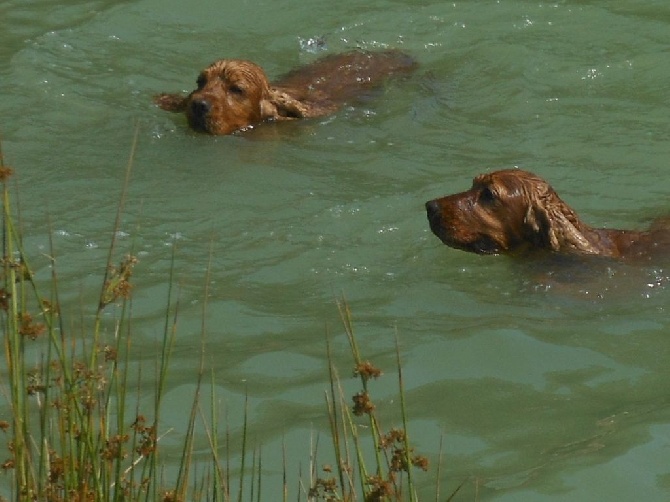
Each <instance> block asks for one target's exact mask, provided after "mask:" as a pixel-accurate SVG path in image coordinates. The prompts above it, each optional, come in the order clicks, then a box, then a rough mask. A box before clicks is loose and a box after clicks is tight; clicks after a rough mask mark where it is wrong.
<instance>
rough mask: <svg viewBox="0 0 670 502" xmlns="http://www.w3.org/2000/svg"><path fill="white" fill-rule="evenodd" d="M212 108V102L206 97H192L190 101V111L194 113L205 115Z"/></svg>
mask: <svg viewBox="0 0 670 502" xmlns="http://www.w3.org/2000/svg"><path fill="white" fill-rule="evenodd" d="M211 109H212V104H211V103H210V102H209V101H207V100H206V99H194V100H193V101H191V111H193V114H194V115H200V116H202V115H206V114H207V113H209V111H210V110H211Z"/></svg>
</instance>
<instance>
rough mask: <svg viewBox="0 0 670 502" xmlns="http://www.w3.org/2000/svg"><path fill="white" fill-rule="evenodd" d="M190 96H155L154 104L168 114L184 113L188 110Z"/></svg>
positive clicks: (164, 94)
mask: <svg viewBox="0 0 670 502" xmlns="http://www.w3.org/2000/svg"><path fill="white" fill-rule="evenodd" d="M187 98H188V96H184V95H183V94H166V93H163V94H158V95H157V96H154V103H155V104H156V105H158V107H159V108H162V109H163V110H165V111H168V112H183V111H184V110H186V100H187Z"/></svg>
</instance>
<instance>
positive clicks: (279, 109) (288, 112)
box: [261, 88, 310, 120]
mask: <svg viewBox="0 0 670 502" xmlns="http://www.w3.org/2000/svg"><path fill="white" fill-rule="evenodd" d="M261 115H262V116H263V118H265V119H268V118H269V119H275V120H290V119H302V118H306V117H309V116H310V107H309V105H307V104H305V103H303V102H302V101H300V100H299V99H296V98H294V97H293V96H291V95H290V94H289V93H288V92H286V91H283V90H281V89H277V88H271V89H270V90H269V92H268V95H267V97H266V98H265V99H263V100H261Z"/></svg>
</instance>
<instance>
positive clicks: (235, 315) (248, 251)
mask: <svg viewBox="0 0 670 502" xmlns="http://www.w3.org/2000/svg"><path fill="white" fill-rule="evenodd" d="M669 30H670V6H669V5H667V2H661V1H647V2H625V1H608V2H602V1H584V2H566V1H559V2H551V3H544V2H527V1H520V0H516V1H513V0H509V1H504V0H500V1H497V2H495V1H470V2H456V3H447V2H433V3H430V2H423V3H418V4H417V3H416V2H410V1H390V0H389V1H383V0H375V1H371V2H366V3H365V4H361V3H359V2H354V1H353V0H345V1H341V2H331V1H317V2H310V3H308V4H305V3H296V2H282V1H276V2H269V1H262V2H224V3H221V2H201V3H196V4H192V3H190V2H179V1H173V0H168V1H165V0H161V1H157V0H141V1H134V2H125V3H119V2H109V1H98V2H75V1H71V2H59V3H54V2H51V1H49V2H47V1H45V0H42V1H36V2H28V3H26V2H21V1H10V2H5V3H4V5H2V6H0V33H1V34H0V40H2V44H0V82H1V83H2V101H0V112H1V116H2V122H1V123H0V134H1V139H2V146H3V152H4V156H5V161H6V162H7V163H8V164H10V165H12V166H13V167H14V168H15V170H16V178H17V180H18V182H17V186H18V198H19V199H20V205H21V220H22V224H23V228H24V233H25V235H26V237H25V244H26V250H27V252H28V254H29V255H30V256H32V257H33V266H34V268H35V269H36V271H37V277H38V279H39V280H44V281H45V283H46V281H47V280H48V278H49V274H50V270H49V267H48V261H47V259H46V257H45V256H44V255H45V254H46V253H48V252H49V247H48V246H49V244H48V235H49V229H50V228H51V229H52V235H53V240H54V244H55V251H56V255H57V259H56V262H57V266H58V272H59V281H60V285H61V288H62V289H63V290H64V291H63V294H64V296H65V297H66V298H69V300H70V303H71V306H70V307H69V309H70V310H71V312H72V313H73V314H74V315H75V316H80V315H81V312H82V310H83V311H84V313H86V312H92V311H93V310H94V308H95V302H90V305H89V301H88V299H89V298H94V297H95V295H96V294H97V292H98V290H99V286H100V281H101V274H102V272H103V269H104V263H105V259H106V252H107V245H108V243H109V240H110V234H111V231H112V225H113V221H114V217H115V211H116V208H117V206H118V201H119V194H120V191H121V186H122V184H123V177H124V171H125V166H126V164H127V162H128V156H129V152H130V145H131V142H132V137H133V131H134V128H135V125H136V124H138V123H139V138H138V147H137V152H136V155H135V159H134V162H133V170H132V175H131V181H130V188H129V198H128V202H127V204H126V210H125V213H124V214H125V216H124V219H123V223H122V233H121V234H120V240H119V246H120V248H121V249H126V250H130V249H134V252H135V254H136V255H137V256H138V258H139V260H140V263H139V265H138V266H137V268H136V270H135V275H134V277H133V283H134V285H135V289H134V296H133V313H134V317H135V322H134V334H133V337H134V338H133V343H134V347H135V349H136V355H135V357H136V362H146V363H153V361H154V360H155V358H156V351H157V347H158V343H159V340H160V338H161V336H162V329H163V322H164V311H165V306H166V302H167V281H168V277H169V272H170V269H171V266H172V265H171V254H172V244H173V243H175V242H176V246H177V252H176V263H175V265H174V268H175V274H176V283H177V285H178V288H177V289H178V294H179V298H180V311H179V334H178V340H177V347H176V349H175V355H174V357H173V368H172V373H171V379H170V383H169V389H168V392H167V396H166V401H165V412H164V415H163V416H164V422H165V423H164V426H165V428H166V429H167V428H169V427H172V428H174V432H173V433H172V436H171V437H168V438H166V444H167V445H168V446H169V445H170V444H173V445H175V447H174V452H175V456H176V455H177V454H178V452H179V448H178V447H177V445H178V444H179V437H178V435H179V434H180V433H181V432H183V430H184V427H185V424H186V418H187V416H186V413H187V412H186V411H185V409H186V408H187V406H185V403H190V401H191V399H192V398H193V390H194V386H195V381H196V371H197V367H198V363H199V357H200V343H201V341H200V340H201V331H202V328H201V326H202V315H203V314H202V313H203V307H204V306H203V299H204V294H205V293H204V291H205V285H206V277H207V270H208V269H209V271H210V272H209V274H210V283H209V296H208V298H207V305H206V309H205V310H206V314H205V319H204V321H205V331H206V347H207V349H206V362H207V365H208V367H210V368H211V369H212V370H213V372H214V375H215V385H216V391H217V393H218V396H219V397H220V398H221V401H222V403H223V406H224V408H225V409H226V410H227V411H226V414H227V417H228V421H229V423H230V427H231V429H232V430H238V428H239V427H240V426H241V424H242V409H243V400H244V396H245V393H247V394H248V395H249V399H250V409H249V413H250V431H251V435H252V436H253V438H254V443H255V444H260V443H262V444H263V455H264V460H263V466H264V468H265V469H266V470H267V471H268V472H267V474H268V478H267V479H268V481H267V484H268V486H267V487H266V489H265V491H264V493H265V494H266V495H267V497H268V498H267V500H277V497H276V492H273V488H272V487H275V489H278V486H279V485H277V484H275V482H280V480H281V477H280V474H281V463H282V448H283V446H282V443H284V444H286V445H287V446H286V448H287V456H288V457H289V459H290V460H289V469H290V471H289V474H290V473H291V472H292V473H294V474H295V475H294V477H293V478H292V479H297V472H298V465H299V464H300V463H302V465H303V472H304V466H305V465H306V464H307V462H308V459H309V442H310V436H311V435H313V434H315V433H316V432H318V431H321V433H325V432H326V431H327V425H326V419H325V404H324V391H325V390H326V389H327V388H328V371H327V361H326V355H325V353H326V349H325V347H326V342H325V338H326V337H325V335H326V333H327V332H328V333H330V337H331V343H332V346H333V350H334V353H335V356H334V357H335V361H336V363H337V365H338V367H339V368H340V372H341V374H342V377H343V379H344V384H345V387H346V390H347V391H348V392H349V391H350V392H351V393H352V394H353V393H354V392H356V391H358V390H359V387H358V384H357V382H356V381H355V380H353V379H349V371H350V368H351V365H352V363H351V358H350V355H349V352H348V346H347V341H346V337H345V335H344V331H343V329H342V325H341V323H340V321H339V317H338V311H337V307H336V305H335V300H336V299H337V298H339V297H341V296H342V295H344V296H345V297H346V298H347V300H348V302H349V304H350V307H351V310H352V313H353V318H354V326H355V330H356V333H357V337H358V341H359V344H360V346H361V350H362V351H363V354H364V356H365V357H366V358H369V359H370V360H372V361H373V362H374V363H375V364H377V365H378V366H380V367H381V368H382V369H383V370H384V371H385V376H384V377H383V378H382V379H381V380H379V382H375V383H374V384H373V387H372V392H373V397H375V399H376V404H377V407H378V409H379V410H380V412H381V414H382V417H383V419H384V420H386V423H385V424H384V425H385V426H388V427H390V426H392V425H400V415H399V413H398V404H399V403H398V392H397V377H396V373H395V370H394V368H395V345H396V340H398V343H399V346H400V357H401V361H402V365H403V371H404V373H403V377H404V385H405V388H406V395H407V399H408V409H409V414H410V416H411V418H412V420H411V422H410V428H409V432H410V434H411V437H412V439H413V441H414V442H415V443H416V449H417V451H418V452H420V453H423V454H426V455H428V456H429V457H430V458H431V460H432V462H433V468H432V469H431V471H430V472H429V473H428V474H426V475H419V480H420V481H419V482H420V484H421V486H422V487H423V488H424V494H423V498H424V499H426V500H431V499H432V498H433V496H432V495H431V494H432V493H434V487H435V473H436V469H435V466H436V464H437V457H438V454H439V451H440V447H439V445H440V442H441V441H442V445H443V446H442V449H443V456H444V459H443V465H442V488H441V493H442V494H446V493H449V492H451V491H452V490H454V489H455V488H456V487H457V486H458V485H459V484H461V483H462V482H463V481H465V485H464V487H463V488H462V489H461V491H460V492H459V496H458V499H460V500H473V499H474V498H476V497H479V499H482V500H552V501H553V500H594V501H600V500H666V499H667V494H668V492H669V491H670V468H668V462H667V457H668V446H669V444H670V406H669V402H668V401H669V397H668V392H667V382H668V381H670V365H668V362H667V361H668V353H669V351H670V341H669V340H668V336H669V334H670V333H669V332H668V320H667V311H668V308H667V302H668V299H669V292H668V287H667V285H666V284H667V280H668V273H667V270H666V269H665V268H663V265H659V266H653V265H652V266H649V267H637V268H636V267H630V266H626V267H624V266H621V265H618V264H612V265H611V266H610V267H604V268H602V269H601V270H600V271H596V273H595V274H589V277H582V276H581V275H579V274H578V275H577V276H575V277H567V278H566V280H561V281H546V280H545V279H544V277H545V275H543V271H542V270H537V268H534V267H527V266H524V264H519V263H515V262H513V261H512V260H510V259H509V258H505V257H491V256H489V257H480V256H475V255H470V254H467V253H464V252H460V251H455V250H452V249H449V248H446V247H445V246H443V245H442V244H441V243H440V242H439V240H438V239H437V238H435V237H434V236H433V235H432V234H430V231H429V229H428V226H427V223H426V219H425V214H424V212H423V203H424V201H426V200H428V199H430V198H433V197H436V196H439V195H443V194H446V193H451V192H454V191H459V190H462V189H465V188H467V187H468V186H469V184H470V180H471V178H472V177H473V176H474V175H475V174H478V173H481V172H484V171H487V170H492V169H498V168H506V167H510V166H514V165H517V166H519V167H522V168H524V169H527V170H530V171H534V172H536V173H537V174H539V175H541V176H543V177H545V178H547V179H548V180H549V181H550V182H551V183H552V184H553V185H554V187H555V188H556V189H557V191H558V192H559V193H560V194H561V196H562V197H563V198H564V199H565V200H566V201H567V202H568V203H570V204H571V205H572V206H573V207H574V208H575V209H576V210H577V211H578V212H579V213H580V214H581V216H582V217H583V218H584V219H585V220H586V221H587V222H589V223H591V224H593V225H597V226H613V227H640V226H643V225H645V224H646V223H647V222H648V221H649V220H650V219H652V218H653V217H654V216H656V215H659V214H666V213H668V212H669V211H670V198H669V197H668V195H669V194H670V177H669V176H668V175H667V170H668V160H669V159H670V141H669V140H670V118H669V117H670V106H669V104H668V103H669V102H670V101H669V100H668V85H667V83H668V81H669V80H670V52H668V33H670V31H669ZM317 38H322V39H323V40H325V46H323V47H321V46H319V47H316V46H315V45H314V44H310V43H309V42H310V40H315V39H317ZM355 46H362V47H365V48H369V49H374V48H375V47H399V48H402V49H404V50H406V51H407V52H409V53H411V54H412V55H414V56H415V57H416V59H417V60H418V61H419V62H420V64H421V67H420V69H419V71H418V72H417V74H415V75H414V76H412V77H411V78H409V79H406V80H404V81H399V82H394V83H392V84H391V85H389V86H388V87H386V88H385V90H384V92H383V93H381V94H380V95H379V96H378V97H377V98H375V99H374V100H372V101H370V102H366V103H365V104H363V105H359V106H355V107H353V108H346V109H343V110H341V111H340V112H338V113H336V114H335V115H334V116H331V117H328V118H325V119H321V120H312V121H306V122H301V123H291V124H280V125H278V126H267V127H266V128H264V129H260V130H258V131H256V132H254V133H253V134H248V135H246V136H234V137H220V138H214V137H206V136H201V135H196V134H193V133H191V132H190V131H188V130H187V127H186V123H185V120H184V119H183V118H182V117H180V116H177V115H171V114H168V113H166V112H163V111H161V110H159V109H157V108H155V107H154V106H153V105H152V104H151V96H152V95H153V94H155V93H157V92H175V91H180V90H185V91H186V90H190V89H192V88H193V85H194V80H195V77H196V75H197V73H198V71H199V70H200V69H201V68H202V67H204V66H205V65H207V64H208V63H210V62H211V61H213V60H215V59H217V58H220V57H244V58H248V59H252V60H254V61H256V62H258V63H259V64H261V65H263V66H264V67H265V68H266V70H267V72H268V73H269V74H270V75H271V76H277V75H279V74H281V73H283V72H285V71H286V70H288V69H290V68H292V67H294V66H295V65H297V64H300V63H304V62H308V61H311V60H313V59H314V58H316V57H318V55H320V54H326V53H333V52H338V51H343V50H345V49H348V48H352V47H355ZM82 305H83V307H82ZM110 322H111V320H110ZM110 330H111V328H110ZM149 373H151V372H150V371H148V372H147V374H149ZM147 388H148V389H150V388H151V386H150V385H147ZM220 427H221V429H222V430H223V426H220ZM320 441H321V446H320V455H321V456H323V458H322V459H320V461H321V462H322V463H332V462H333V459H332V456H330V455H329V451H328V448H327V447H326V446H324V445H326V444H327V439H325V438H321V440H320ZM170 442H172V443H170ZM203 451H206V447H205V445H204V443H203ZM168 461H170V458H168ZM173 461H174V462H176V459H173ZM7 479H8V478H7ZM2 483H6V481H3V480H2V479H0V484H2ZM291 490H294V493H295V490H297V481H295V482H294V483H293V484H292V485H291ZM271 494H272V495H271Z"/></svg>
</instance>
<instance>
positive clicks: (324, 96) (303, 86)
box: [154, 50, 417, 134]
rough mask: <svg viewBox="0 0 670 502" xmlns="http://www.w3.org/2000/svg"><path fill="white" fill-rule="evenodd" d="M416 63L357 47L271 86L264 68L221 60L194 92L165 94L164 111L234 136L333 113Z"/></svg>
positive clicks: (200, 128)
mask: <svg viewBox="0 0 670 502" xmlns="http://www.w3.org/2000/svg"><path fill="white" fill-rule="evenodd" d="M416 66H417V64H416V62H415V61H414V60H413V59H412V58H411V57H410V56H408V55H407V54H404V53H403V52H400V51H397V50H387V51H379V52H364V51H351V52H347V53H344V54H336V55H331V56H326V57H324V58H322V59H319V60H317V61H315V62H314V63H312V64H309V65H306V66H303V67H301V68H298V69H296V70H294V71H292V72H290V73H288V74H287V75H285V76H284V77H283V78H281V79H280V80H279V81H277V82H276V83H273V84H271V83H270V82H269V80H268V78H267V76H266V74H265V72H264V71H263V69H262V68H261V67H260V66H258V65H257V64H255V63H252V62H250V61H245V60H240V59H221V60H219V61H216V62H214V63H212V64H211V65H210V66H208V67H207V68H205V69H204V70H203V71H202V72H201V73H200V75H199V76H198V79H197V84H198V88H197V89H196V90H194V91H193V92H191V93H190V94H189V95H187V96H184V95H181V94H160V95H158V96H156V97H155V99H154V101H155V103H156V104H157V105H158V106H159V107H161V108H162V109H164V110H168V111H172V112H184V113H185V114H186V118H187V119H188V123H189V125H190V126H191V128H192V129H194V130H196V131H199V132H205V133H209V134H231V133H233V132H235V131H240V130H244V129H248V128H250V127H253V126H255V125H257V124H260V123H262V122H265V121H270V120H291V119H299V118H310V117H320V116H324V115H328V114H330V113H332V112H334V111H335V110H337V109H338V108H339V107H340V106H342V105H343V104H345V103H348V102H350V101H352V100H354V99H356V98H357V97H358V96H360V95H362V94H365V93H366V92H367V91H369V90H371V89H373V88H375V87H378V86H380V85H381V84H382V83H383V82H384V80H385V79H386V78H387V77H389V76H391V75H395V74H403V73H404V74H406V73H409V72H411V71H413V70H414V69H415V68H416Z"/></svg>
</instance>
